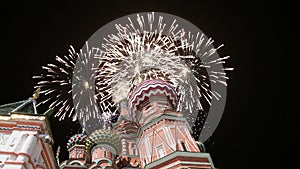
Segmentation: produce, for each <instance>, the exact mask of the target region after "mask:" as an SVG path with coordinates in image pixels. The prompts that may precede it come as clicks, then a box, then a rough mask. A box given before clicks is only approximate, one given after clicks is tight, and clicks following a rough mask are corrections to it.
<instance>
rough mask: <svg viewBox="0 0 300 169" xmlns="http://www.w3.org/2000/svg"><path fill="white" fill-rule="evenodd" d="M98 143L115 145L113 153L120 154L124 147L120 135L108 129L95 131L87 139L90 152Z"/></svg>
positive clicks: (86, 145)
mask: <svg viewBox="0 0 300 169" xmlns="http://www.w3.org/2000/svg"><path fill="white" fill-rule="evenodd" d="M96 145H109V146H111V147H113V149H114V151H113V152H112V153H115V154H119V153H120V152H121V149H122V145H121V140H120V138H119V136H118V135H116V134H115V133H114V132H113V131H111V130H108V129H105V128H104V129H99V130H96V131H94V132H93V133H92V134H91V135H90V136H89V139H88V140H87V142H86V144H85V147H86V149H87V151H88V152H91V150H92V148H93V147H94V146H96Z"/></svg>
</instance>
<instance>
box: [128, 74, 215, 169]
mask: <svg viewBox="0 0 300 169" xmlns="http://www.w3.org/2000/svg"><path fill="white" fill-rule="evenodd" d="M176 107H177V94H176V91H175V90H174V89H173V87H172V86H171V85H170V84H169V83H167V82H165V81H162V80H158V79H157V80H148V81H144V82H142V83H141V84H139V85H138V86H137V87H136V88H135V89H134V91H132V92H131V95H130V97H129V109H130V110H131V116H132V118H133V119H134V121H135V122H137V123H138V124H139V125H140V128H139V131H138V134H137V140H136V145H138V148H139V155H140V160H141V168H145V169H150V168H157V169H158V168H162V169H163V168H189V167H190V168H191V167H193V168H214V166H213V163H212V160H211V158H210V155H209V154H208V153H205V152H201V150H200V147H201V146H200V145H198V144H197V142H196V141H195V140H194V138H193V137H192V136H191V128H190V126H189V124H188V122H187V120H186V118H185V117H183V116H182V114H181V113H180V112H177V111H175V108H176Z"/></svg>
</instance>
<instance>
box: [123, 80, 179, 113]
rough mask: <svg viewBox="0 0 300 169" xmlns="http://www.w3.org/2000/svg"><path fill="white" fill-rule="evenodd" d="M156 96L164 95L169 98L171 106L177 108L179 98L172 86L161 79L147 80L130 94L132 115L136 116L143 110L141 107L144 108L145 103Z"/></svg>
mask: <svg viewBox="0 0 300 169" xmlns="http://www.w3.org/2000/svg"><path fill="white" fill-rule="evenodd" d="M154 95H164V96H165V97H167V98H168V100H169V103H170V104H171V106H172V107H173V108H176V106H177V102H178V100H177V97H178V96H177V93H176V91H175V89H174V88H173V86H172V85H171V84H169V83H168V82H165V81H163V80H160V79H154V80H146V81H143V82H142V83H140V84H139V85H138V86H137V87H136V88H135V89H134V90H133V91H132V92H131V94H130V97H129V109H130V110H131V113H132V115H135V114H136V112H137V110H139V109H140V108H141V107H140V106H143V105H144V102H145V101H147V100H148V99H149V98H150V96H154Z"/></svg>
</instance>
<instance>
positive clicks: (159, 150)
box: [156, 145, 165, 158]
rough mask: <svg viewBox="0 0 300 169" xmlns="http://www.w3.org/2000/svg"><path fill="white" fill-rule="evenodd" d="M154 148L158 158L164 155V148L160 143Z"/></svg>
mask: <svg viewBox="0 0 300 169" xmlns="http://www.w3.org/2000/svg"><path fill="white" fill-rule="evenodd" d="M156 150H157V153H158V156H159V158H162V157H164V156H165V151H164V148H163V146H162V145H160V146H158V147H157V148H156Z"/></svg>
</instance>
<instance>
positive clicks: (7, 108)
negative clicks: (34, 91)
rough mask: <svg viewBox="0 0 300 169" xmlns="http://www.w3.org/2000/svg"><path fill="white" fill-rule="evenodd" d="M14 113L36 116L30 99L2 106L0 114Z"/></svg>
mask: <svg viewBox="0 0 300 169" xmlns="http://www.w3.org/2000/svg"><path fill="white" fill-rule="evenodd" d="M17 108H18V109H17ZM12 111H16V112H22V113H25V114H34V103H33V101H32V100H30V99H28V100H22V101H18V102H14V103H8V104H4V105H0V114H10V113H11V112H12Z"/></svg>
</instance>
